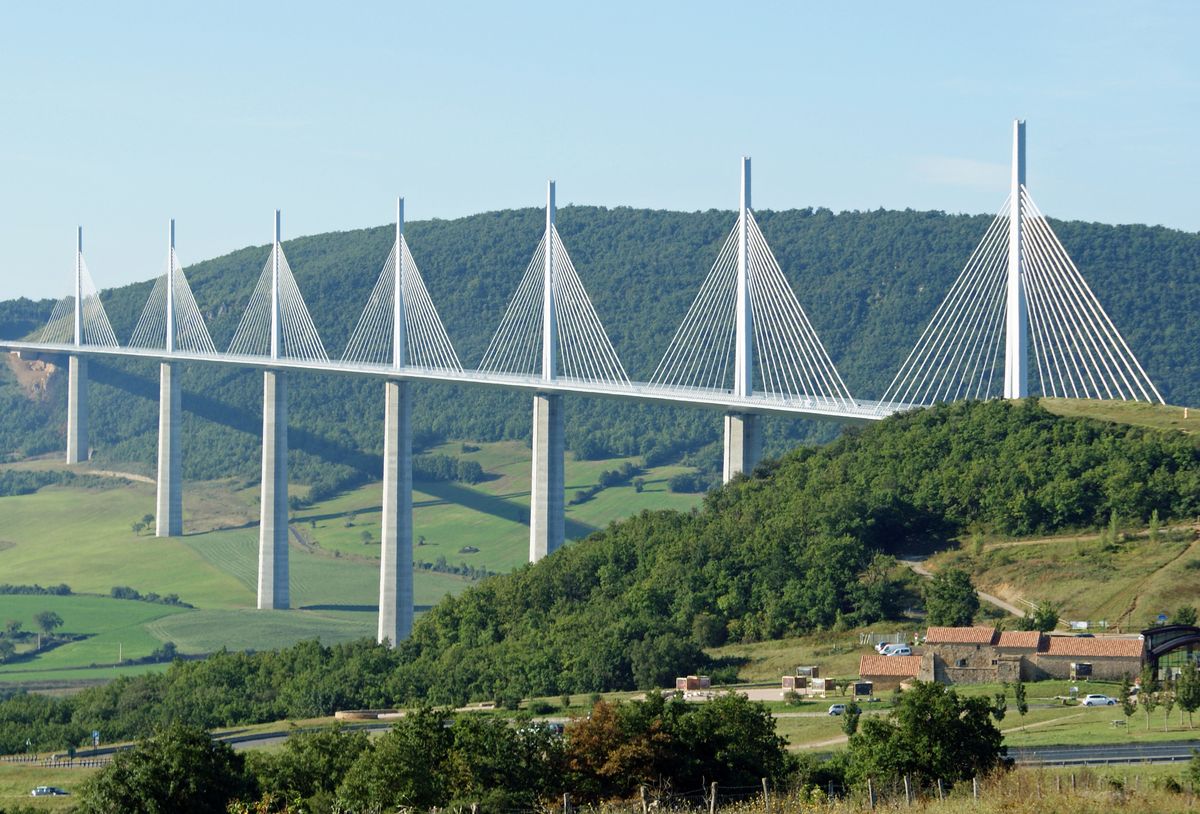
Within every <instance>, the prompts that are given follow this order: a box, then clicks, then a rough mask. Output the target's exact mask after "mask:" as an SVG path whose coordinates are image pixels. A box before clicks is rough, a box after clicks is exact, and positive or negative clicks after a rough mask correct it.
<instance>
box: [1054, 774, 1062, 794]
mask: <svg viewBox="0 0 1200 814" xmlns="http://www.w3.org/2000/svg"><path fill="white" fill-rule="evenodd" d="M1054 793H1055V794H1062V775H1061V774H1056V775H1054Z"/></svg>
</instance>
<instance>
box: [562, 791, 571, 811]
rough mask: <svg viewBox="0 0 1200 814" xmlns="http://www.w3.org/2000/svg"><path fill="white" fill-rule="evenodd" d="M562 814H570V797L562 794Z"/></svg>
mask: <svg viewBox="0 0 1200 814" xmlns="http://www.w3.org/2000/svg"><path fill="white" fill-rule="evenodd" d="M563 814H571V795H570V794H568V793H567V792H563Z"/></svg>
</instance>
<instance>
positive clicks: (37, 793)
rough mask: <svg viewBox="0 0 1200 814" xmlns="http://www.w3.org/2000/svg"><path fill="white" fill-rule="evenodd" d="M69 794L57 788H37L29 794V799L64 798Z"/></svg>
mask: <svg viewBox="0 0 1200 814" xmlns="http://www.w3.org/2000/svg"><path fill="white" fill-rule="evenodd" d="M70 793H71V792H69V791H65V790H63V789H60V788H58V787H57V786H38V787H36V788H35V789H34V790H33V791H31V792H29V796H30V797H66V796H67V795H68V794H70Z"/></svg>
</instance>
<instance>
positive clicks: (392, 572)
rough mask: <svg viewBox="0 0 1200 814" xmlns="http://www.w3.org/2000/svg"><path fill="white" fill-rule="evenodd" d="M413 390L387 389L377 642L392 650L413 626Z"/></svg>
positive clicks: (398, 385) (404, 386)
mask: <svg viewBox="0 0 1200 814" xmlns="http://www.w3.org/2000/svg"><path fill="white" fill-rule="evenodd" d="M411 386H412V385H410V384H408V383H407V382H387V383H386V384H385V385H384V417H383V531H382V535H381V539H380V554H379V635H378V641H379V643H380V644H383V643H384V642H385V641H387V642H390V643H391V644H392V645H393V646H394V645H396V644H398V643H399V642H402V641H404V640H405V639H407V638H408V636H409V633H411V632H412V622H413V571H412V557H413V552H412V544H413V540H412V394H411V392H410V388H411Z"/></svg>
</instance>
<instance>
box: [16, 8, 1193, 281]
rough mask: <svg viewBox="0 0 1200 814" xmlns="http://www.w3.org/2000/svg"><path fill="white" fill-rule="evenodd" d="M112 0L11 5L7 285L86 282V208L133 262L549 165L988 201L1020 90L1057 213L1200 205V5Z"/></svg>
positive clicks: (138, 268)
mask: <svg viewBox="0 0 1200 814" xmlns="http://www.w3.org/2000/svg"><path fill="white" fill-rule="evenodd" d="M108 5H109V4H94V3H93V4H83V3H54V4H43V3H23V4H15V5H11V6H8V7H7V8H6V9H5V14H4V21H3V26H2V27H0V105H2V106H3V116H2V117H0V298H8V297H13V296H19V295H25V296H33V297H42V296H55V297H57V296H59V295H61V294H62V293H65V290H66V288H67V286H68V284H69V278H70V270H71V257H72V251H73V248H74V247H73V241H74V228H75V225H76V224H83V226H84V227H85V231H84V234H85V246H84V248H85V251H86V255H87V257H88V264H89V266H90V267H91V270H92V273H93V275H94V276H95V277H96V281H97V283H98V284H99V285H100V286H101V287H107V286H110V285H114V284H118V283H124V282H129V281H132V280H138V279H148V278H150V277H153V276H155V275H157V274H158V273H160V267H161V264H162V257H163V255H164V252H165V239H166V238H165V225H166V221H167V219H168V218H169V217H171V216H174V217H176V218H177V219H178V220H179V227H178V246H179V255H180V258H181V259H182V260H183V262H184V263H185V264H186V263H189V262H194V261H196V260H200V259H204V258H207V257H212V256H215V255H219V254H223V253H225V252H228V251H231V250H233V249H236V248H239V247H242V246H245V245H247V244H251V243H266V242H267V241H268V239H269V237H270V222H271V216H272V211H273V209H274V208H275V207H280V208H282V209H283V229H284V237H285V239H286V238H287V237H289V236H296V235H299V234H310V233H315V232H323V231H329V230H337V229H351V228H357V227H362V226H367V225H372V224H379V223H383V222H386V221H388V220H389V219H390V217H391V212H392V206H393V204H392V200H393V198H394V197H395V196H396V195H397V194H403V195H404V196H405V197H406V199H407V213H408V217H409V218H410V219H424V218H429V217H442V218H450V217H456V216H460V215H466V214H470V213H474V212H479V211H484V210H490V209H500V208H507V207H519V206H531V205H540V204H541V202H542V200H543V195H544V189H543V187H544V183H545V179H546V178H547V177H550V176H553V177H554V178H556V179H557V180H558V184H559V186H558V189H559V202H560V205H563V204H567V203H572V202H575V203H586V204H601V205H609V206H615V205H630V206H638V207H642V206H645V207H656V208H669V209H684V210H696V209H707V208H710V207H720V208H728V209H733V208H735V207H736V200H737V199H736V195H737V161H738V157H739V156H741V155H742V154H749V155H751V156H753V158H754V204H755V207H756V208H774V209H781V208H792V207H803V206H827V207H830V208H833V209H835V210H842V209H873V208H876V207H881V206H882V207H888V208H904V207H913V208H918V209H943V210H946V211H951V212H991V211H994V210H995V209H996V208H997V207H998V206H999V205H1000V204H1001V203H1002V201H1003V199H1004V196H1005V194H1006V189H1005V187H1006V183H1007V181H1006V179H1007V161H1008V157H1009V150H1010V145H1009V139H1010V130H1011V120H1012V119H1013V118H1014V117H1017V116H1019V117H1022V118H1025V119H1027V120H1028V122H1029V124H1028V128H1029V129H1028V138H1029V148H1028V149H1029V170H1028V180H1029V184H1030V187H1031V189H1032V191H1033V194H1034V197H1035V198H1036V199H1037V200H1038V202H1039V204H1040V206H1041V208H1042V209H1043V211H1045V212H1046V213H1047V214H1050V215H1052V216H1056V217H1063V218H1072V219H1085V220H1097V221H1104V222H1110V223H1152V224H1163V225H1167V226H1171V227H1176V228H1181V229H1187V230H1192V231H1194V230H1197V229H1198V228H1200V208H1198V207H1197V205H1196V203H1195V194H1194V193H1195V190H1196V189H1198V188H1200V163H1198V161H1197V159H1196V153H1197V149H1198V147H1200V56H1198V52H1200V49H1198V48H1197V47H1196V36H1197V32H1198V31H1200V4H1196V3H1193V2H1183V1H1182V0H1179V1H1177V2H1159V3H1154V4H1148V3H1107V2H1003V3H989V4H986V5H985V4H982V3H966V2H962V1H961V0H954V1H953V2H925V3H912V2H906V3H893V2H874V3H866V2H859V3H821V4H817V3H799V2H790V3H779V4H772V3H765V2H759V3H744V4H738V3H734V4H730V3H719V4H718V3H704V2H687V3H677V4H676V3H652V2H645V0H642V2H616V1H615V0H606V1H605V2H592V3H576V2H558V3H546V4H542V3H536V4H516V3H511V4H510V3H482V2H481V3H478V4H465V3H462V4H460V3H450V2H437V3H421V4H414V3H398V2H386V3H378V4H370V3H359V4H349V3H347V4H340V3H330V2H325V3H320V4H317V3H304V2H293V3H286V4H284V3H280V4H267V3H258V2H246V1H245V0H242V2H238V3H224V2H205V3H194V4H188V5H189V6H190V7H189V8H187V9H181V8H177V7H176V6H180V5H182V4H173V3H163V2H155V3H145V4H141V3H138V4H134V3H119V4H112V5H117V6H118V8H117V9H116V10H113V9H109V8H107V7H106V6H108ZM530 248H531V249H532V245H531V247H530ZM418 252H419V250H418ZM964 260H965V258H964ZM518 271H519V270H516V269H514V275H516V274H517V272H518ZM514 279H516V277H515V276H514Z"/></svg>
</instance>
